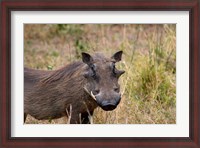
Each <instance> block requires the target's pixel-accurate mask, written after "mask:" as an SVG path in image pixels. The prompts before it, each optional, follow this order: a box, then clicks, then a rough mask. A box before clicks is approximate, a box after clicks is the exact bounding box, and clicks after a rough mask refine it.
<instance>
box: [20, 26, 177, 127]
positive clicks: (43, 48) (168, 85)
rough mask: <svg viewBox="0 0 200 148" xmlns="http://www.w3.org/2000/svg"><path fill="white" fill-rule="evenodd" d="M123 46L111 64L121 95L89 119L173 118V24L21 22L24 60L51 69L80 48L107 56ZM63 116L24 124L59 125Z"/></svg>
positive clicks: (137, 121)
mask: <svg viewBox="0 0 200 148" xmlns="http://www.w3.org/2000/svg"><path fill="white" fill-rule="evenodd" d="M118 50H123V52H124V54H123V59H122V62H120V63H118V65H117V67H119V68H120V69H123V70H125V71H126V73H125V74H124V75H122V77H120V86H121V93H122V100H121V102H120V104H119V105H118V107H117V109H115V110H114V111H110V112H106V111H103V110H102V109H101V108H97V109H96V110H95V112H94V116H93V122H94V123H95V124H174V123H176V25H170V24H160V25H156V24H154V25H150V24H149V25H148V24H146V25H136V24H125V25H123V24H121V25H117V24H86V25H81V24H79V25H78V24H71V25H69V24H68V25H67V24H65V25H64V24H48V25H43V24H26V25H24V65H25V66H26V67H30V68H35V69H44V70H52V69H53V70H54V69H58V68H60V67H63V66H64V65H66V64H69V63H71V62H73V61H77V60H81V52H83V51H84V52H88V53H94V52H96V51H98V52H99V51H100V52H102V53H104V54H105V55H107V56H111V55H112V54H113V53H115V52H116V51H118ZM66 122H67V119H66V118H61V119H56V120H52V121H51V122H50V121H48V120H46V121H45V120H43V121H38V120H36V119H34V118H33V117H31V116H28V118H27V120H26V123H27V124H28V123H32V124H38V123H40V124H50V123H51V124H62V123H66Z"/></svg>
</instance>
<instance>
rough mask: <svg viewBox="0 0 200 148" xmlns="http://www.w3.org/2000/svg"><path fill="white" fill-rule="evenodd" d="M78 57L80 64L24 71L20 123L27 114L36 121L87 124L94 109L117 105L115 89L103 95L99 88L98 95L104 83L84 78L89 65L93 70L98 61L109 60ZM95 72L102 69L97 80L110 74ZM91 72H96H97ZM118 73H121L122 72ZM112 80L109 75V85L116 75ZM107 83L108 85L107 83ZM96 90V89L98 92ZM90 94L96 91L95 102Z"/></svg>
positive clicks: (88, 71)
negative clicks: (64, 121)
mask: <svg viewBox="0 0 200 148" xmlns="http://www.w3.org/2000/svg"><path fill="white" fill-rule="evenodd" d="M120 54H121V53H120ZM82 55H83V62H74V63H72V64H69V65H67V66H65V67H63V68H61V69H58V70H54V71H43V70H34V69H29V68H24V92H25V93H24V98H25V99H24V122H25V120H26V116H27V114H30V115H31V116H33V117H34V118H36V119H38V120H43V119H55V118H60V117H62V116H67V117H68V118H70V123H71V124H75V123H90V118H89V116H92V114H93V111H94V109H95V108H96V107H98V106H101V107H102V108H103V109H105V110H112V109H114V108H115V107H116V106H117V105H118V103H119V101H120V99H121V97H118V94H119V92H118V90H117V92H114V91H111V92H112V93H110V92H109V91H108V92H105V93H103V89H101V90H102V91H101V93H100V94H98V93H99V92H100V87H99V85H100V84H102V85H104V84H105V81H100V80H98V81H97V80H96V79H95V78H94V77H93V76H92V77H89V76H88V75H90V73H91V69H92V68H91V66H92V67H94V66H93V65H95V64H96V65H98V64H97V63H99V62H100V65H101V66H103V63H106V62H107V63H108V62H109V63H110V62H111V63H112V62H113V58H111V59H107V58H105V57H104V56H102V55H98V54H97V55H95V56H94V57H92V56H90V55H89V54H87V53H83V54H82ZM88 58H89V59H88ZM120 58H121V57H120ZM120 60H121V59H120ZM94 63H95V64H94ZM114 63H115V61H114ZM107 65H108V64H107ZM99 69H102V72H103V73H104V74H100V75H102V77H101V79H103V76H104V75H106V73H109V75H110V72H109V71H110V70H107V71H108V72H107V71H105V70H104V71H103V69H105V67H103V68H101V67H100V68H99ZM108 69H110V68H108ZM99 71H100V70H99ZM95 73H98V71H96V72H95ZM100 73H101V71H100ZM121 74H123V71H122V72H121V73H120V75H121ZM86 75H87V76H86ZM100 75H99V78H100ZM96 76H97V74H96ZM115 77H116V78H115ZM115 77H114V76H113V79H114V80H113V85H114V83H117V80H118V76H115ZM106 80H107V79H106ZM99 81H100V82H99ZM101 82H102V83H101ZM107 83H111V81H110V82H107ZM116 85H118V84H116ZM97 86H98V87H97ZM104 86H105V85H104ZM109 86H111V85H109ZM96 88H98V89H99V90H98V92H97V91H96ZM115 89H116V88H115ZM86 90H87V91H86ZM90 92H94V94H95V92H96V94H95V97H97V100H94V98H93V97H92V96H91V94H90ZM116 96H117V97H116ZM119 96H120V94H119ZM102 97H104V98H113V99H112V100H115V98H118V100H117V101H116V103H115V102H114V103H112V102H111V101H110V102H108V101H107V102H106V103H105V101H104V102H103V103H102V102H101V100H103V99H102ZM113 106H114V107H113Z"/></svg>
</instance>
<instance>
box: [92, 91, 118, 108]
mask: <svg viewBox="0 0 200 148" xmlns="http://www.w3.org/2000/svg"><path fill="white" fill-rule="evenodd" d="M93 98H94V99H95V100H96V102H97V104H98V105H99V106H100V107H101V108H102V109H103V110H105V111H111V110H114V109H115V108H116V107H117V105H118V104H119V102H120V100H121V95H120V94H119V93H116V92H113V94H109V95H106V94H104V93H101V92H100V93H98V94H97V95H93Z"/></svg>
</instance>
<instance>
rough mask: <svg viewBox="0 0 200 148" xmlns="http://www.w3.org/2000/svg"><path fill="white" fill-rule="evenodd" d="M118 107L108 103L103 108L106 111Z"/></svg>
mask: <svg viewBox="0 0 200 148" xmlns="http://www.w3.org/2000/svg"><path fill="white" fill-rule="evenodd" d="M116 107H117V106H116V105H113V104H108V105H105V106H102V109H103V110H105V111H111V110H113V109H115V108H116Z"/></svg>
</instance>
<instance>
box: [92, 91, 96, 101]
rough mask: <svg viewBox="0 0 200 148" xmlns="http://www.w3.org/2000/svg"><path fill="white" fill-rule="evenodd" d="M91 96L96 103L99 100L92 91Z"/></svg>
mask: <svg viewBox="0 0 200 148" xmlns="http://www.w3.org/2000/svg"><path fill="white" fill-rule="evenodd" d="M91 96H92V98H93V99H94V100H95V101H97V99H96V97H95V95H94V94H93V93H92V91H91Z"/></svg>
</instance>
